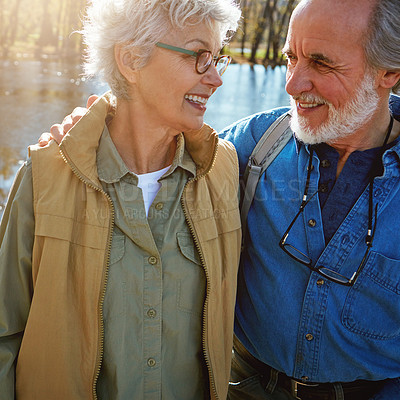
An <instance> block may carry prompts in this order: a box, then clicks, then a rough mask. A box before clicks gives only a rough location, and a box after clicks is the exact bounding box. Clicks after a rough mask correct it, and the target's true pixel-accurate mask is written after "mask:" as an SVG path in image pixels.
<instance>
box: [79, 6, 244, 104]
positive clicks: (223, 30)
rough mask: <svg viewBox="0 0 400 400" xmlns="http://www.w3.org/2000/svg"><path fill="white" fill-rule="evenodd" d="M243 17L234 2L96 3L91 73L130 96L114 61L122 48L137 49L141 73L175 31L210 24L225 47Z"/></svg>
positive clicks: (87, 38)
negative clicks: (163, 40)
mask: <svg viewBox="0 0 400 400" xmlns="http://www.w3.org/2000/svg"><path fill="white" fill-rule="evenodd" d="M239 18H240V10H239V7H238V6H237V4H236V3H235V2H234V0H91V1H90V4H89V7H88V9H87V15H86V17H85V19H84V23H83V29H82V31H81V33H82V34H83V40H84V43H85V44H86V46H87V50H86V57H85V64H84V70H85V74H86V75H87V76H94V75H96V76H99V77H100V78H101V79H103V80H104V81H105V82H107V83H108V84H109V86H110V88H111V90H112V92H113V94H114V95H115V96H116V97H117V98H125V99H126V98H129V96H128V87H127V83H126V80H125V78H124V77H123V76H122V74H121V73H120V72H119V69H118V66H117V63H116V61H115V58H114V47H115V45H116V44H123V45H126V48H128V49H130V50H131V53H132V68H135V69H140V68H142V67H143V66H145V65H146V63H147V61H148V59H149V57H150V55H151V52H152V50H153V48H154V46H155V44H156V42H158V41H159V40H160V38H162V37H163V36H165V35H166V34H167V33H168V32H169V31H170V30H171V29H182V28H184V27H186V26H188V25H196V24H198V23H205V24H206V25H207V26H209V27H210V28H214V29H216V30H217V31H219V33H220V38H221V44H224V43H226V42H227V41H228V40H229V39H230V37H231V35H232V34H233V33H234V32H235V31H236V29H237V26H238V21H239Z"/></svg>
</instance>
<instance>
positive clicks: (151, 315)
mask: <svg viewBox="0 0 400 400" xmlns="http://www.w3.org/2000/svg"><path fill="white" fill-rule="evenodd" d="M156 315H157V311H156V310H155V309H154V308H150V310H148V311H147V316H148V317H149V318H154V317H155V316H156Z"/></svg>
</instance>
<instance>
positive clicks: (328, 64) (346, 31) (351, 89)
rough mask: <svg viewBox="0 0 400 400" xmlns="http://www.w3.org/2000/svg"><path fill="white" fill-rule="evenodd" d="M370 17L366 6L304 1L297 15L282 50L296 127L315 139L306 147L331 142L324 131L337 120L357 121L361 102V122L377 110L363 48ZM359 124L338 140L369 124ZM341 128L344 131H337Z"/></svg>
mask: <svg viewBox="0 0 400 400" xmlns="http://www.w3.org/2000/svg"><path fill="white" fill-rule="evenodd" d="M370 11H371V2H370V1H368V0H367V1H365V0H352V1H350V0H347V1H346V0H344V1H343V0H339V1H338V2H336V1H335V2H332V1H331V0H313V1H308V0H305V1H303V2H302V3H301V4H300V6H299V7H298V8H297V9H296V10H295V12H294V13H293V16H292V19H291V23H290V27H289V33H288V38H287V41H286V44H285V47H284V52H285V54H286V56H287V58H288V68H287V75H286V90H287V92H288V93H289V94H290V95H291V97H292V106H293V119H294V124H295V125H296V126H297V127H301V128H304V129H306V130H307V132H308V133H307V135H308V136H310V135H316V136H317V137H315V138H311V140H308V142H320V141H329V140H330V139H329V135H328V138H327V137H326V134H325V127H327V126H329V127H330V128H329V129H330V130H332V124H331V122H332V118H333V115H335V114H336V118H337V116H338V115H337V113H339V115H340V116H341V117H344V118H348V117H349V116H352V117H353V116H354V115H353V114H354V113H356V114H357V113H358V110H359V103H360V101H361V103H364V104H361V105H362V110H360V112H362V113H364V114H367V115H364V116H363V117H365V116H367V117H368V116H370V115H371V114H372V113H373V111H375V110H376V107H377V101H378V100H377V99H376V96H377V95H376V89H375V83H374V79H373V75H372V74H371V73H369V72H368V70H367V66H366V61H365V55H364V50H363V47H362V41H363V39H364V37H365V35H366V32H367V26H368V21H369V15H370ZM371 95H372V97H373V98H372V102H370V101H369V100H371V98H370V96H371ZM365 96H368V98H367V99H365V98H364V97H365ZM351 103H357V107H354V104H353V106H351ZM370 103H372V104H370ZM340 113H342V114H340ZM343 113H344V114H343ZM355 120H357V121H359V120H361V122H360V123H358V124H351V126H350V130H351V131H350V132H343V131H341V132H337V134H339V137H340V136H341V137H343V136H344V135H349V134H352V133H354V130H357V129H359V128H360V127H361V126H362V125H363V123H365V120H364V119H363V118H360V117H359V116H358V117H357V118H355ZM337 128H338V129H341V130H342V129H344V127H343V126H336V127H335V126H334V128H333V129H334V130H337ZM348 130H349V129H348ZM321 131H322V132H321Z"/></svg>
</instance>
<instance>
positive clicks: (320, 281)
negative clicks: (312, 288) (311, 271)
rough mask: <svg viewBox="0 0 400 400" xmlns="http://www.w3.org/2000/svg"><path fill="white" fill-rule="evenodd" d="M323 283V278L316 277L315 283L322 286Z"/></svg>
mask: <svg viewBox="0 0 400 400" xmlns="http://www.w3.org/2000/svg"><path fill="white" fill-rule="evenodd" d="M324 283H325V281H324V280H323V279H318V280H317V285H318V286H322V285H323V284H324Z"/></svg>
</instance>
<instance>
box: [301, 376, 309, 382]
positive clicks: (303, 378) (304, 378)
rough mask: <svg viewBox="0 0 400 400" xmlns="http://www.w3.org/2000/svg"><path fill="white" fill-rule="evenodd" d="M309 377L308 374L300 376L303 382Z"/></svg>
mask: <svg viewBox="0 0 400 400" xmlns="http://www.w3.org/2000/svg"><path fill="white" fill-rule="evenodd" d="M309 379H310V378H309V377H308V376H302V377H301V380H302V381H303V382H307V381H308V380H309Z"/></svg>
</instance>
